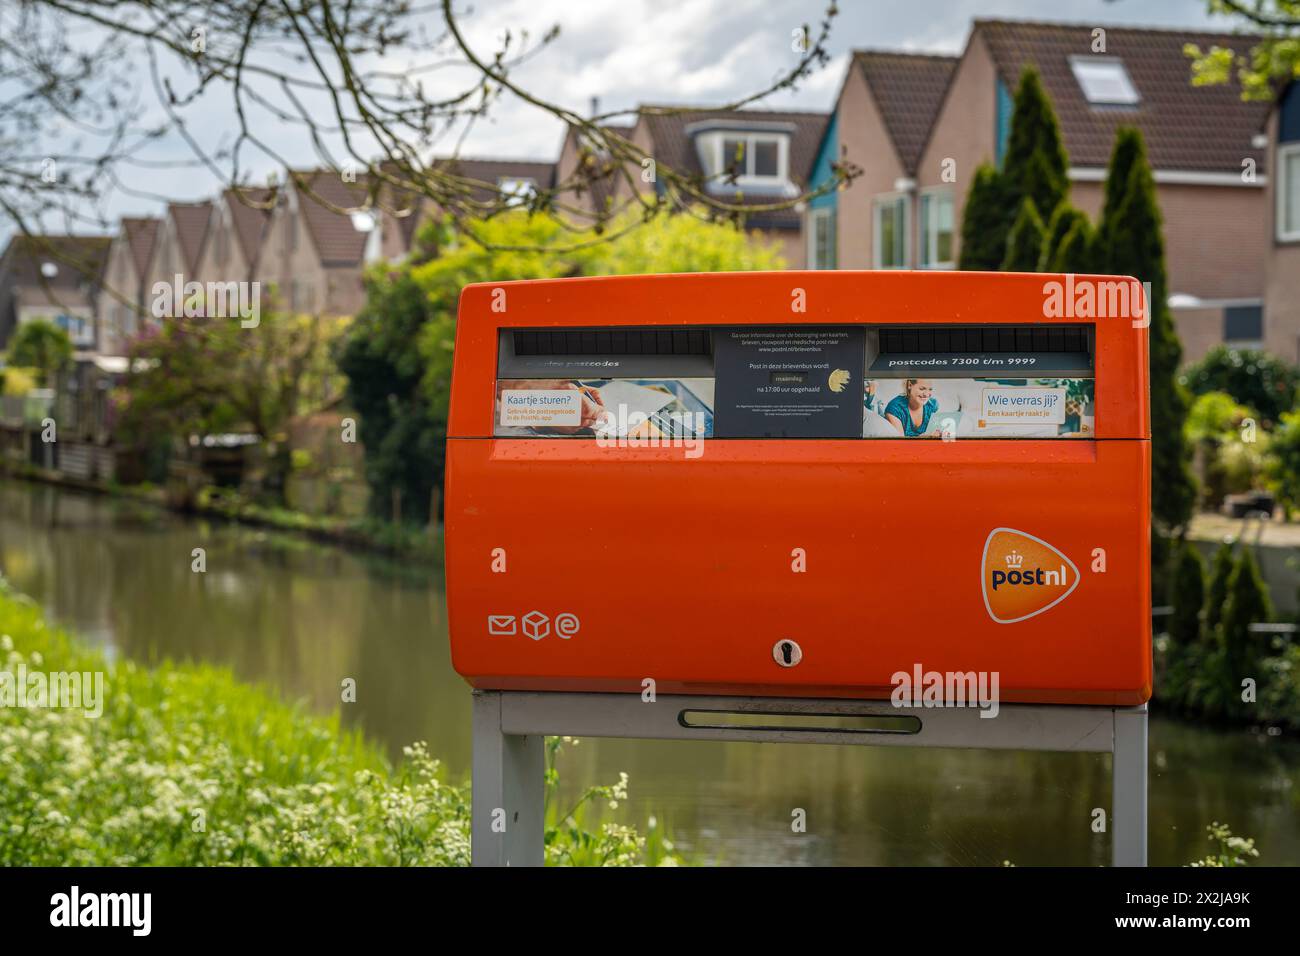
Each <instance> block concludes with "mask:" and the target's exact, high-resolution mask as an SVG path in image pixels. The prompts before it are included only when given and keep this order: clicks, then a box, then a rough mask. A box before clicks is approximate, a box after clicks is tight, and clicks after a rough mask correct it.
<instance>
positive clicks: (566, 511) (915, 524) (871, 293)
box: [445, 271, 1151, 705]
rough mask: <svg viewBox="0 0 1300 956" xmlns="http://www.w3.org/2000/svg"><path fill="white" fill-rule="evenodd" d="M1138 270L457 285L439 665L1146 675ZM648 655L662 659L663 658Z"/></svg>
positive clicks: (1035, 694) (798, 692)
mask: <svg viewBox="0 0 1300 956" xmlns="http://www.w3.org/2000/svg"><path fill="white" fill-rule="evenodd" d="M1143 316H1144V300H1143V299H1142V291H1141V286H1140V285H1138V284H1137V283H1135V282H1133V281H1132V280H1127V279H1116V278H1109V277H1079V276H1056V275H1019V274H983V273H965V272H953V273H919V272H883V271H877V272H848V271H843V272H841V271H831V272H769V273H748V274H718V275H679V276H626V277H610V278H581V279H558V280H540V281H522V282H501V283H488V284H479V285H472V286H468V287H466V288H465V290H464V291H463V293H462V294H461V299H460V310H459V319H458V325H457V332H456V346H455V358H454V368H453V376H452V397H451V406H450V416H449V426H448V440H447V468H446V475H447V477H446V497H445V515H446V574H447V606H448V616H449V627H450V635H451V651H452V661H453V664H454V666H455V668H456V670H457V671H458V672H459V673H460V674H461V675H462V676H463V677H465V678H466V680H468V681H469V683H470V684H471V685H473V686H474V687H477V688H483V689H496V690H556V691H594V692H628V693H642V692H643V691H644V690H645V689H647V688H651V687H653V688H654V689H655V691H656V692H657V693H662V694H669V693H677V694H735V695H762V696H786V697H847V698H887V697H890V696H891V694H893V693H894V692H895V690H896V688H897V687H898V686H899V680H898V675H899V674H906V675H913V674H914V675H916V676H917V677H918V678H920V677H921V676H922V675H928V674H931V673H937V674H941V675H942V674H971V673H974V674H981V675H983V674H988V675H996V680H997V688H998V693H999V695H1000V699H1001V700H1003V701H1006V702H1010V703H1016V702H1024V703H1068V704H1098V705H1127V704H1137V703H1141V702H1143V701H1145V700H1147V699H1148V698H1149V697H1150V694H1151V631H1150V627H1151V616H1150V615H1151V606H1150V605H1151V601H1150V572H1149V567H1150V517H1149V516H1150V481H1151V476H1150V426H1149V414H1148V385H1147V333H1146V328H1145V325H1146V323H1145V321H1144V320H1143ZM649 682H653V683H649Z"/></svg>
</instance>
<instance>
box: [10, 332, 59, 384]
mask: <svg viewBox="0 0 1300 956" xmlns="http://www.w3.org/2000/svg"><path fill="white" fill-rule="evenodd" d="M71 361H72V340H71V339H70V338H68V333H67V332H65V331H64V330H63V329H61V328H59V327H58V326H57V325H55V324H54V323H53V322H49V321H46V320H45V319H33V320H32V321H30V322H24V323H23V324H22V325H20V326H19V327H18V331H17V332H16V333H14V340H13V343H12V344H11V345H10V346H9V364H10V365H16V366H18V367H19V368H34V369H36V373H37V378H38V380H39V383H40V385H41V386H42V387H48V386H50V385H53V384H54V376H55V375H56V374H57V373H58V372H59V370H61V369H62V368H63V367H64V366H65V365H67V364H68V363H69V362H71Z"/></svg>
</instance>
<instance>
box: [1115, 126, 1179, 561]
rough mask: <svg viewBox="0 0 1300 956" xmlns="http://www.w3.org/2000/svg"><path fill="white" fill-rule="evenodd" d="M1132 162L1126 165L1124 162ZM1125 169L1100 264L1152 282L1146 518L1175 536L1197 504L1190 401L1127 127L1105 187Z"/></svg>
mask: <svg viewBox="0 0 1300 956" xmlns="http://www.w3.org/2000/svg"><path fill="white" fill-rule="evenodd" d="M1130 155H1131V161H1130V160H1129V159H1128V158H1127V157H1129V156H1130ZM1126 163H1127V164H1128V165H1129V174H1128V183H1127V186H1126V188H1125V191H1124V194H1123V196H1122V197H1120V198H1118V199H1117V200H1116V201H1115V202H1114V203H1113V204H1112V208H1113V212H1112V213H1111V215H1110V217H1109V218H1103V220H1102V222H1101V223H1100V225H1099V227H1098V232H1099V243H1098V245H1099V259H1100V261H1101V262H1102V263H1103V271H1104V272H1108V273H1113V274H1117V275H1130V276H1133V277H1135V278H1137V279H1138V280H1139V281H1141V282H1144V283H1150V285H1149V288H1150V290H1151V291H1150V296H1149V301H1148V302H1147V314H1148V316H1149V318H1150V324H1149V327H1148V329H1147V335H1148V351H1149V354H1150V361H1151V373H1150V383H1151V445H1152V454H1151V478H1152V495H1151V499H1152V513H1153V516H1154V518H1155V520H1156V522H1157V523H1158V524H1160V525H1161V526H1163V528H1164V529H1165V530H1167V531H1169V532H1170V533H1173V534H1176V535H1177V534H1181V533H1182V532H1183V529H1185V528H1186V526H1187V524H1188V522H1189V521H1191V517H1192V511H1193V508H1194V506H1195V503H1196V482H1195V479H1194V478H1193V477H1192V471H1191V449H1190V447H1189V445H1188V443H1187V438H1186V435H1185V434H1184V429H1183V426H1184V423H1185V422H1186V419H1187V410H1188V407H1189V405H1190V400H1189V398H1188V395H1187V390H1186V389H1185V388H1184V387H1183V385H1182V384H1181V383H1180V382H1179V381H1178V366H1179V364H1180V362H1181V361H1182V355H1183V347H1182V345H1181V343H1180V342H1179V341H1178V335H1177V333H1176V332H1175V331H1174V321H1173V315H1172V313H1171V312H1170V310H1169V303H1168V299H1169V283H1168V279H1167V273H1166V271H1165V243H1164V230H1163V225H1162V222H1161V217H1160V209H1159V206H1158V205H1157V203H1156V187H1155V179H1154V177H1153V176H1152V173H1151V166H1150V164H1149V163H1148V162H1147V159H1146V148H1145V146H1144V145H1143V143H1142V134H1141V133H1139V132H1138V131H1137V130H1136V129H1133V128H1131V127H1125V128H1123V129H1121V130H1120V131H1119V134H1118V137H1117V139H1116V143H1115V149H1114V151H1113V153H1112V167H1113V168H1112V170H1111V171H1108V173H1107V179H1108V181H1109V180H1111V179H1117V178H1118V175H1119V174H1120V173H1121V171H1122V169H1123V166H1124V165H1125V164H1126Z"/></svg>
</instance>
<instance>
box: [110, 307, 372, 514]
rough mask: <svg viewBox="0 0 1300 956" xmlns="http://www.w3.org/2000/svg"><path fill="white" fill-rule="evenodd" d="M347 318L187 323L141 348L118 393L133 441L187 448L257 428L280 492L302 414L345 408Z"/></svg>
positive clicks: (172, 324) (178, 322)
mask: <svg viewBox="0 0 1300 956" xmlns="http://www.w3.org/2000/svg"><path fill="white" fill-rule="evenodd" d="M345 325H346V320H344V319H337V318H332V317H325V316H310V315H290V314H287V313H281V312H264V313H262V315H261V317H260V321H259V324H258V325H257V326H256V327H253V328H244V327H242V326H241V325H240V323H239V321H238V320H236V319H221V318H207V317H203V316H199V317H186V316H178V317H175V318H169V319H168V320H167V321H166V322H165V323H164V324H163V326H162V328H161V329H159V330H158V331H156V332H155V333H153V334H152V335H148V336H144V337H142V338H141V339H139V340H138V341H137V342H136V344H135V345H134V346H133V347H132V352H131V358H132V363H131V371H130V372H129V373H128V375H127V377H126V380H125V382H124V383H123V386H122V387H121V389H120V390H119V394H118V407H119V409H120V416H121V417H120V421H121V426H122V433H123V435H124V437H125V438H126V439H127V440H128V441H130V440H135V441H141V442H143V441H156V440H157V439H158V437H159V436H167V437H170V438H172V439H175V440H180V441H185V440H187V439H188V438H189V436H190V435H194V434H200V435H201V434H209V433H216V432H223V431H231V430H242V429H245V428H246V429H248V430H249V431H251V432H252V433H253V434H255V435H257V436H258V437H259V438H261V439H262V440H263V442H265V443H266V444H267V448H266V450H267V453H268V454H267V462H268V471H269V473H270V474H269V480H268V482H267V487H268V489H269V490H271V491H272V492H273V493H278V492H280V491H282V489H283V485H284V477H285V475H287V473H288V470H289V453H288V442H287V436H286V429H287V427H288V424H289V421H290V420H291V419H292V418H293V417H294V416H296V415H298V414H301V413H304V412H311V411H315V410H316V409H319V408H322V407H324V406H326V405H329V404H330V403H332V402H334V401H337V400H338V398H339V397H340V396H341V394H342V388H343V383H342V380H341V378H340V376H339V375H338V373H337V371H336V370H335V368H334V366H333V364H332V363H331V361H330V355H329V352H330V346H331V342H332V341H333V340H334V339H336V338H337V337H338V335H339V334H340V332H341V330H342V329H343V328H344V327H345Z"/></svg>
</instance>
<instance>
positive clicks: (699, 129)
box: [556, 106, 828, 269]
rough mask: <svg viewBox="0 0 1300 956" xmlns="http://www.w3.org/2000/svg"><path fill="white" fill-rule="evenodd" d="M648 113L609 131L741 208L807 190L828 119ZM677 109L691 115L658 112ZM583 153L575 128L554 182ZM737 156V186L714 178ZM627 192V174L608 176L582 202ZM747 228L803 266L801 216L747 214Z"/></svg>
mask: <svg viewBox="0 0 1300 956" xmlns="http://www.w3.org/2000/svg"><path fill="white" fill-rule="evenodd" d="M644 109H646V110H649V111H652V112H648V113H643V114H642V115H641V116H639V117H638V119H637V122H636V124H635V126H633V127H631V128H627V127H617V126H615V127H610V129H612V130H613V131H614V132H616V133H618V134H619V135H621V136H625V137H626V138H627V139H628V140H629V141H630V142H632V143H633V144H635V145H636V146H638V147H639V148H640V149H642V150H643V151H645V153H646V154H647V155H648V156H650V157H651V158H653V159H654V160H655V162H656V163H663V164H666V165H668V166H670V167H672V168H673V169H675V170H677V171H678V172H681V173H685V174H688V175H691V174H694V175H697V176H701V177H703V178H705V180H706V181H709V180H712V181H711V182H710V184H709V186H708V188H709V189H710V190H711V191H712V192H713V193H714V194H715V195H717V196H718V197H719V198H720V199H728V200H730V199H733V198H734V197H735V195H736V193H737V191H739V192H740V194H741V199H740V201H741V203H742V204H754V205H757V204H763V203H770V202H773V201H775V200H778V199H788V198H790V197H794V196H798V195H800V194H802V193H803V192H804V191H805V190H806V189H807V187H808V181H809V178H810V175H811V173H812V169H813V160H814V158H815V156H816V154H817V147H818V144H819V143H820V142H821V141H822V138H823V133H824V132H825V129H826V124H827V121H828V116H827V114H825V113H818V112H796V111H776V110H748V109H746V110H696V109H694V108H688V107H672V106H648V107H644ZM674 109H687V110H688V112H685V113H680V114H675V113H672V112H653V111H671V110H674ZM582 156H583V149H582V144H581V142H580V133H579V131H578V130H576V129H574V128H570V129H569V131H568V134H567V135H566V136H565V140H564V144H563V145H562V146H561V149H560V159H559V162H558V164H557V168H556V181H557V182H560V183H564V182H566V181H567V180H568V179H569V177H570V176H572V174H573V172H574V170H575V169H576V168H577V164H578V163H579V162H580V161H581V157H582ZM736 157H739V158H740V167H741V168H740V169H739V175H738V176H737V177H736V182H735V184H727V183H723V182H721V181H719V180H718V178H717V177H719V176H720V175H721V174H722V172H723V171H724V170H725V169H726V168H727V167H728V165H729V164H730V163H731V162H732V161H733V160H734V159H735V158H736ZM631 178H632V180H633V184H634V185H635V186H636V187H637V188H643V189H646V190H650V189H655V188H659V183H658V182H657V181H656V182H655V183H654V184H648V183H643V180H642V177H641V170H632V171H631ZM630 189H631V187H630V186H629V185H628V184H627V182H626V181H625V180H624V179H623V178H622V177H610V178H607V179H604V180H602V181H600V183H599V184H598V185H597V186H596V188H595V189H592V190H590V191H589V192H588V193H587V194H586V196H585V197H577V199H578V201H581V202H585V203H586V204H588V205H589V206H590V207H591V208H595V206H596V205H599V204H603V203H605V202H607V201H608V202H611V203H612V204H614V205H615V206H617V205H618V204H619V203H620V202H621V201H623V200H625V199H627V198H628V197H629V196H630V195H631V193H630ZM569 201H571V202H572V201H574V197H570V198H569ZM744 225H745V228H746V229H748V230H750V231H753V232H757V233H758V234H759V236H760V238H762V239H765V240H767V241H769V242H772V243H775V244H776V246H777V247H778V251H779V252H780V253H781V256H782V257H783V258H784V259H785V261H786V265H787V266H788V267H789V268H792V269H800V268H803V266H804V262H805V259H806V253H805V249H804V240H803V214H802V213H801V212H800V211H799V210H797V209H788V210H782V211H779V212H763V213H754V214H752V215H750V216H747V217H746V219H745V223H744Z"/></svg>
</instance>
